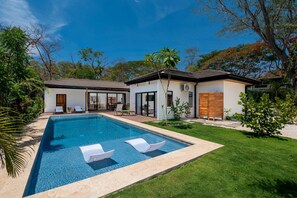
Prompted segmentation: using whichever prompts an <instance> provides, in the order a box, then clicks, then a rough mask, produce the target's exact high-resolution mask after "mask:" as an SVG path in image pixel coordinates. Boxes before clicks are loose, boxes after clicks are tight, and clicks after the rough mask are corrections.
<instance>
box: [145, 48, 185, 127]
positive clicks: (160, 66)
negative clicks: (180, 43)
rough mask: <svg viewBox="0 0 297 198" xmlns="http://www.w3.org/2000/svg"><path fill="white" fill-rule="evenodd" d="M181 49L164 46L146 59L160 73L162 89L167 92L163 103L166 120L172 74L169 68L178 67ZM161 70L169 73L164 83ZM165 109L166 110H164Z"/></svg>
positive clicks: (146, 56)
mask: <svg viewBox="0 0 297 198" xmlns="http://www.w3.org/2000/svg"><path fill="white" fill-rule="evenodd" d="M178 53H179V51H177V50H175V49H169V48H167V47H166V48H163V49H160V51H159V52H154V53H152V54H147V55H145V57H144V58H145V60H146V62H147V63H149V64H151V65H152V66H153V67H154V68H155V70H156V71H157V73H158V76H159V80H160V84H161V87H162V90H163V92H164V94H165V101H166V102H165V104H164V105H162V109H163V112H164V120H165V122H167V116H168V115H167V114H168V112H167V106H168V104H167V102H168V88H169V85H170V80H171V75H170V72H169V70H170V69H176V65H177V64H178V63H179V62H180V57H179V56H178ZM161 72H162V73H164V74H167V83H166V84H165V85H164V84H163V80H162V78H161ZM164 110H165V111H164Z"/></svg>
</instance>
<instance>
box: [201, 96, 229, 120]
mask: <svg viewBox="0 0 297 198" xmlns="http://www.w3.org/2000/svg"><path fill="white" fill-rule="evenodd" d="M223 116H224V93H223V92H209V93H200V94H199V117H207V118H208V119H210V118H213V119H215V118H217V117H220V118H222V119H223Z"/></svg>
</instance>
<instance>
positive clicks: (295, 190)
mask: <svg viewBox="0 0 297 198" xmlns="http://www.w3.org/2000/svg"><path fill="white" fill-rule="evenodd" d="M257 185H258V187H259V188H262V189H263V190H265V191H267V192H273V193H276V194H278V195H279V196H281V197H297V183H296V182H294V181H287V180H280V179H277V180H264V181H260V182H259V183H257Z"/></svg>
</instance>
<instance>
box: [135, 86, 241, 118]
mask: <svg viewBox="0 0 297 198" xmlns="http://www.w3.org/2000/svg"><path fill="white" fill-rule="evenodd" d="M162 82H163V86H166V83H167V81H166V80H163V81H162ZM185 83H187V84H188V85H189V86H190V90H189V91H192V92H193V102H195V96H194V94H195V92H194V87H195V84H196V83H194V82H185V81H178V80H171V82H170V85H169V89H168V90H169V91H173V101H175V99H176V98H177V97H179V98H180V99H181V102H189V92H187V91H182V89H181V86H182V85H183V84H185ZM152 91H157V100H156V107H157V115H156V116H157V119H158V120H162V119H164V113H165V109H164V104H165V94H164V91H163V89H162V86H161V83H160V81H159V80H155V81H151V82H144V83H139V84H134V85H130V101H131V109H133V110H135V101H136V99H135V93H141V92H152ZM204 92H223V93H224V109H231V112H230V113H229V115H233V114H234V113H240V112H241V106H240V105H238V101H239V94H240V93H241V92H245V84H243V83H241V82H234V81H228V80H217V81H208V82H201V83H198V84H197V103H196V105H197V106H196V109H197V116H199V93H204ZM194 110H195V109H194V106H193V107H192V108H191V115H190V116H189V117H194V115H195V113H194ZM169 111H170V107H168V110H167V112H169ZM172 117H173V116H172V114H170V113H169V115H168V118H172Z"/></svg>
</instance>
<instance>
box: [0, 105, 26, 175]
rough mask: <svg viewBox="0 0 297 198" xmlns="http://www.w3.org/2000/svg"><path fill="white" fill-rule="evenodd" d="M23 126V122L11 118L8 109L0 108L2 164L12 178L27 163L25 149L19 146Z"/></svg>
mask: <svg viewBox="0 0 297 198" xmlns="http://www.w3.org/2000/svg"><path fill="white" fill-rule="evenodd" d="M21 126H22V123H21V121H20V120H19V119H17V118H16V117H13V116H11V112H9V111H8V109H7V108H0V163H1V168H3V167H5V169H6V171H7V173H8V175H9V176H12V177H16V176H17V175H18V174H19V173H20V172H21V171H22V170H23V168H24V165H25V161H26V160H25V155H24V149H23V148H22V147H21V146H20V144H19V140H20V138H21V137H22V127H21Z"/></svg>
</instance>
